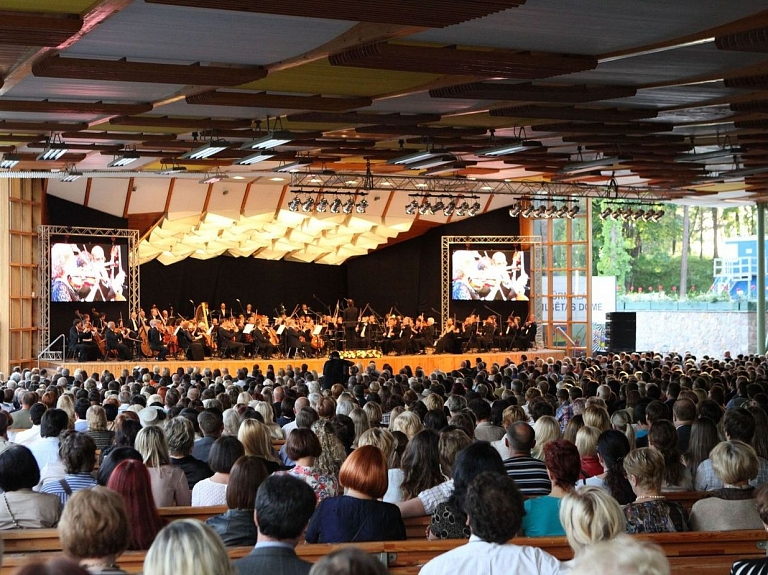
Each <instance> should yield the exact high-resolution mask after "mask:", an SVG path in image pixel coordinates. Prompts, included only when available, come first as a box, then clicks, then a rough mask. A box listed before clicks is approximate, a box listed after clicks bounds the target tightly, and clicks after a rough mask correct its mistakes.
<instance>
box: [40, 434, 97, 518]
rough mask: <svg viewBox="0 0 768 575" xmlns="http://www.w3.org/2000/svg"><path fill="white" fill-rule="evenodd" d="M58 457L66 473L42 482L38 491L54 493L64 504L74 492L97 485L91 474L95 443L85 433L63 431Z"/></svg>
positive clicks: (93, 463) (94, 462) (94, 460)
mask: <svg viewBox="0 0 768 575" xmlns="http://www.w3.org/2000/svg"><path fill="white" fill-rule="evenodd" d="M59 459H60V460H61V461H62V462H63V464H64V470H65V471H66V475H65V476H64V477H62V478H61V479H58V480H49V481H46V482H45V483H43V486H42V487H41V488H40V493H50V494H52V495H56V496H57V497H58V498H59V499H61V504H62V505H64V504H65V503H66V502H67V500H68V499H69V498H70V497H71V496H72V494H73V493H74V492H76V491H80V490H81V489H89V488H91V487H93V486H95V485H97V482H96V479H95V478H94V476H93V467H94V465H96V443H95V442H94V441H93V439H92V438H91V437H90V436H89V435H87V434H85V433H79V432H77V431H65V432H64V433H62V434H61V440H60V442H59Z"/></svg>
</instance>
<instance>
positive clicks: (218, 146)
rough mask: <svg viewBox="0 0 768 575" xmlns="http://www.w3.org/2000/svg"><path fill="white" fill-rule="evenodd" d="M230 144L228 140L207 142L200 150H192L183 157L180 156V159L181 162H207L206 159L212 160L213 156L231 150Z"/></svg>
mask: <svg viewBox="0 0 768 575" xmlns="http://www.w3.org/2000/svg"><path fill="white" fill-rule="evenodd" d="M229 146H230V143H229V142H227V141H226V140H211V141H209V142H206V143H205V144H203V145H202V146H200V147H199V148H195V149H194V150H190V151H189V152H184V153H183V154H182V155H180V156H179V159H181V160H205V159H206V158H210V157H211V156H213V155H215V154H218V153H219V152H223V151H224V150H226V149H227V148H229Z"/></svg>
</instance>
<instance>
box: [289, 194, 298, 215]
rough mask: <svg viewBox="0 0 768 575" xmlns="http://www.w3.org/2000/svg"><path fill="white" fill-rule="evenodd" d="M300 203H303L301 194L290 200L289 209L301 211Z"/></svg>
mask: <svg viewBox="0 0 768 575" xmlns="http://www.w3.org/2000/svg"><path fill="white" fill-rule="evenodd" d="M299 204H301V200H300V199H299V196H294V197H293V199H292V200H291V201H290V202H288V209H289V210H291V211H292V212H297V211H299Z"/></svg>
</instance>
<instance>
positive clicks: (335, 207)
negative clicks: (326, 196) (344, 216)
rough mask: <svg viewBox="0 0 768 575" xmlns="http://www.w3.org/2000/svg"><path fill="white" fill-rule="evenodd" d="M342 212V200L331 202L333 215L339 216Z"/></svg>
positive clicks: (337, 199)
mask: <svg viewBox="0 0 768 575" xmlns="http://www.w3.org/2000/svg"><path fill="white" fill-rule="evenodd" d="M340 211H341V200H340V199H339V198H336V199H335V200H333V201H332V202H331V213H332V214H338V213H339V212H340Z"/></svg>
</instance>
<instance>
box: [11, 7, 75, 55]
mask: <svg viewBox="0 0 768 575" xmlns="http://www.w3.org/2000/svg"><path fill="white" fill-rule="evenodd" d="M82 26H83V20H82V19H81V18H80V17H79V16H78V15H76V14H65V15H55V14H46V15H44V14H35V13H20V12H2V13H0V44H10V45H11V46H47V47H50V48H55V47H56V46H59V45H60V44H63V43H64V42H66V41H67V40H69V39H70V38H71V37H72V36H74V35H75V34H77V33H78V32H79V31H80V29H81V28H82Z"/></svg>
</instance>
